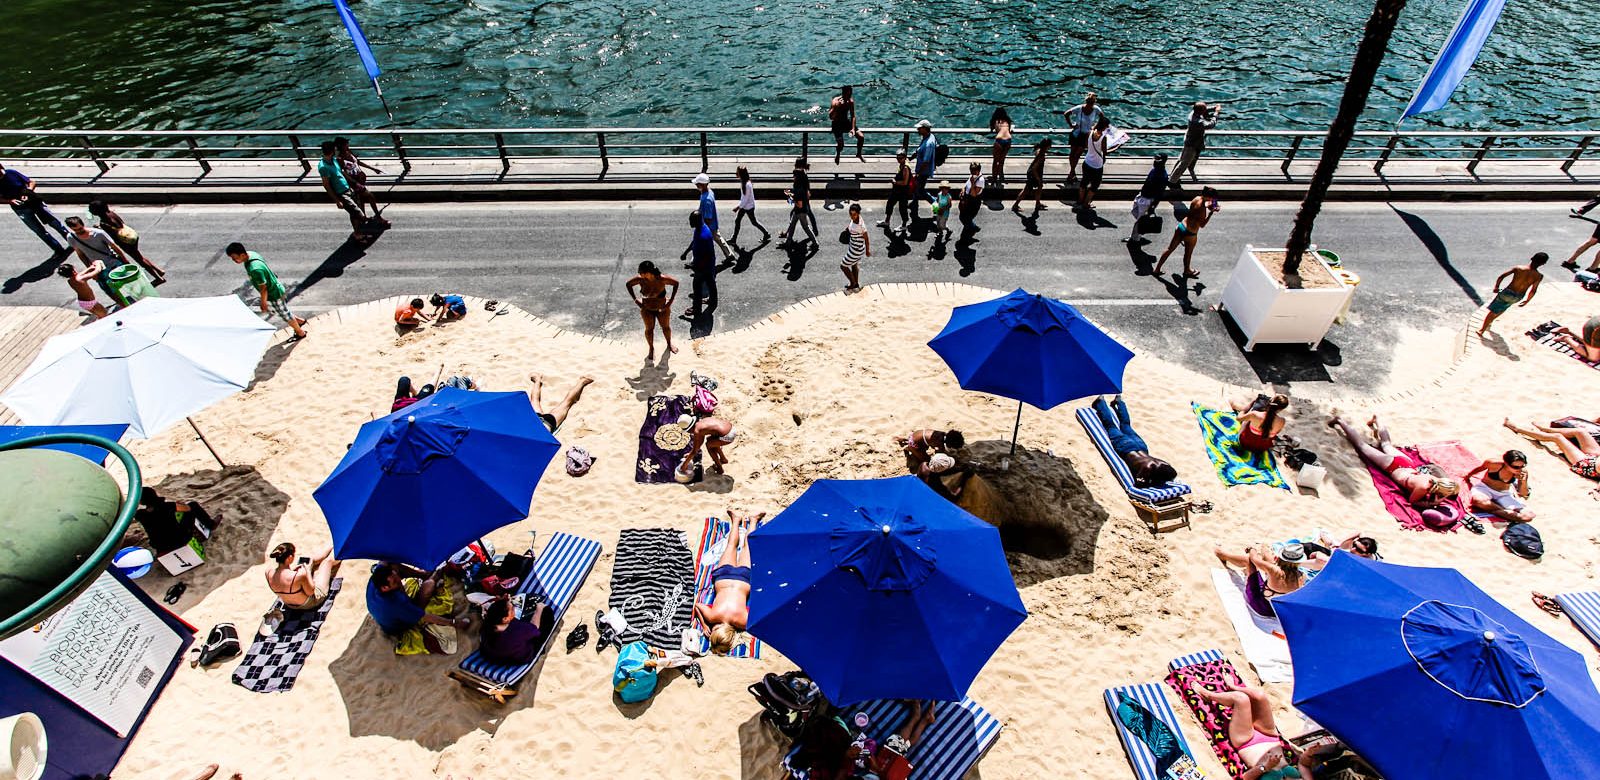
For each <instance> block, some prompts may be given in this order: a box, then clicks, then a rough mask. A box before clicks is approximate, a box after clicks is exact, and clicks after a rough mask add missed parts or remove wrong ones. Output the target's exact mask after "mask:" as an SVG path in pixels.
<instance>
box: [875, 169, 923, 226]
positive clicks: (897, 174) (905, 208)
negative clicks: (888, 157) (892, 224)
mask: <svg viewBox="0 0 1600 780" xmlns="http://www.w3.org/2000/svg"><path fill="white" fill-rule="evenodd" d="M906 160H907V157H906V150H904V149H901V150H900V151H898V152H895V153H894V161H895V169H894V179H892V180H890V182H889V200H888V201H887V202H886V203H884V204H883V220H882V221H880V222H879V223H878V227H881V228H887V227H889V220H890V218H892V217H893V216H894V210H895V208H897V207H898V208H899V209H900V229H899V230H898V231H897V232H898V233H900V234H901V235H904V234H905V232H906V225H908V224H910V223H911V188H912V187H913V186H914V184H915V181H916V173H915V172H914V171H912V170H911V164H910V163H908V162H906Z"/></svg>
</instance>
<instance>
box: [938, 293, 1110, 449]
mask: <svg viewBox="0 0 1600 780" xmlns="http://www.w3.org/2000/svg"><path fill="white" fill-rule="evenodd" d="M928 346H929V347H932V348H933V351H934V352H937V353H939V357H941V358H944V362H945V364H946V365H948V366H949V367H950V370H951V372H953V373H954V374H955V375H956V380H957V381H959V382H960V383H961V389H963V390H974V391H977V392H981V393H992V394H994V395H998V396H1001V397H1004V398H1011V399H1015V400H1016V401H1017V424H1016V427H1014V428H1013V429H1012V431H1011V451H1012V452H1016V449H1017V431H1018V430H1020V429H1021V427H1022V404H1024V403H1029V404H1033V405H1034V406H1036V407H1038V408H1040V409H1051V408H1054V407H1055V406H1057V405H1059V404H1061V403H1064V402H1066V401H1071V400H1073V399H1075V398H1083V397H1085V396H1091V395H1102V394H1107V393H1120V392H1122V373H1123V370H1124V369H1125V368H1126V367H1127V365H1128V361H1129V360H1132V359H1133V350H1131V349H1128V348H1127V347H1125V346H1123V345H1122V344H1121V343H1119V342H1118V341H1117V340H1116V339H1114V338H1111V336H1109V335H1107V334H1106V332H1105V331H1103V330H1100V329H1099V328H1098V327H1096V326H1095V324H1094V323H1092V322H1090V321H1088V320H1086V319H1084V318H1083V315H1081V314H1079V313H1078V310H1077V309H1074V308H1072V307H1071V306H1068V305H1067V304H1065V303H1062V302H1060V301H1058V300H1055V299H1053V298H1046V297H1045V296H1043V295H1037V294H1034V293H1030V292H1027V291H1025V290H1021V289H1018V290H1015V291H1013V292H1011V293H1010V294H1008V295H1005V296H1002V297H1000V298H996V299H994V300H992V301H984V302H983V303H974V304H970V305H967V306H959V307H957V308H956V309H955V311H952V312H951V313H950V321H949V322H948V323H946V324H945V326H944V330H942V331H940V332H939V335H937V336H935V337H934V338H933V340H932V341H930V342H928Z"/></svg>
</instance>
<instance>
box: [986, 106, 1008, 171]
mask: <svg viewBox="0 0 1600 780" xmlns="http://www.w3.org/2000/svg"><path fill="white" fill-rule="evenodd" d="M989 132H991V133H994V163H993V164H992V165H990V166H989V186H991V187H999V186H1002V185H1004V184H1005V183H1006V157H1007V156H1008V155H1010V154H1011V114H1009V113H1007V112H1006V107H1005V106H997V107H996V108H995V110H994V113H993V114H990V115H989Z"/></svg>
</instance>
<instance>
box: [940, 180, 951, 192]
mask: <svg viewBox="0 0 1600 780" xmlns="http://www.w3.org/2000/svg"><path fill="white" fill-rule="evenodd" d="M939 189H942V190H948V189H950V182H947V181H942V182H939Z"/></svg>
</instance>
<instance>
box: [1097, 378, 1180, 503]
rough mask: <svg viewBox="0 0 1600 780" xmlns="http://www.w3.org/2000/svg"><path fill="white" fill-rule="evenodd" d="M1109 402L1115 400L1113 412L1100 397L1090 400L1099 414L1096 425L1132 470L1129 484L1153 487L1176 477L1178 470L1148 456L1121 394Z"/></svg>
mask: <svg viewBox="0 0 1600 780" xmlns="http://www.w3.org/2000/svg"><path fill="white" fill-rule="evenodd" d="M1112 403H1114V404H1116V413H1115V414H1113V413H1112V407H1111V405H1109V404H1107V403H1106V399H1104V398H1096V399H1094V403H1093V404H1091V406H1093V408H1094V413H1095V414H1096V415H1099V417H1100V425H1101V426H1102V427H1104V428H1105V429H1106V438H1108V439H1110V440H1111V449H1112V450H1113V451H1115V452H1116V453H1117V456H1118V457H1120V458H1122V461H1123V462H1124V463H1126V464H1128V470H1129V471H1131V472H1133V484H1135V485H1137V486H1139V487H1154V486H1157V485H1165V484H1167V483H1168V482H1171V481H1172V480H1175V479H1177V478H1178V470H1177V469H1175V468H1173V467H1172V464H1171V463H1168V462H1166V461H1164V460H1162V459H1160V458H1156V457H1151V455H1150V445H1148V444H1145V443H1144V437H1142V436H1140V435H1139V433H1138V432H1137V431H1135V430H1134V429H1133V422H1132V421H1131V420H1129V418H1128V405H1127V404H1125V403H1123V402H1122V396H1120V395H1119V396H1117V397H1116V398H1115V399H1113V401H1112Z"/></svg>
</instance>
